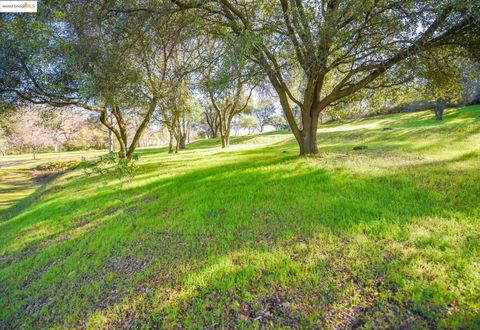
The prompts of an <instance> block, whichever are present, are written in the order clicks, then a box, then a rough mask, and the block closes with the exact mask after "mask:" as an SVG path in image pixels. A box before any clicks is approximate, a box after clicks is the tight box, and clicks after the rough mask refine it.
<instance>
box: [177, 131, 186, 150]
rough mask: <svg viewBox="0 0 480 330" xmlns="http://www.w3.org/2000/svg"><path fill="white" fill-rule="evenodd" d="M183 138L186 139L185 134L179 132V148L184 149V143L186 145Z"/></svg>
mask: <svg viewBox="0 0 480 330" xmlns="http://www.w3.org/2000/svg"><path fill="white" fill-rule="evenodd" d="M185 140H186V136H185V134H180V141H179V143H178V147H179V149H185V145H186V144H185Z"/></svg>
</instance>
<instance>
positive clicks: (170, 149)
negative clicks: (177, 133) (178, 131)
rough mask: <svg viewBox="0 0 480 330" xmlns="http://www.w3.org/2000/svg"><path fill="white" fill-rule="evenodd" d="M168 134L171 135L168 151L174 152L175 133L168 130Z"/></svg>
mask: <svg viewBox="0 0 480 330" xmlns="http://www.w3.org/2000/svg"><path fill="white" fill-rule="evenodd" d="M168 134H169V135H170V142H169V143H168V153H169V154H173V134H172V132H170V131H168Z"/></svg>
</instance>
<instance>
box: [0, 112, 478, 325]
mask: <svg viewBox="0 0 480 330" xmlns="http://www.w3.org/2000/svg"><path fill="white" fill-rule="evenodd" d="M479 116H480V107H478V106H477V107H468V108H464V109H460V110H450V111H448V112H447V114H446V117H445V120H444V121H443V122H436V121H435V120H434V119H433V114H432V113H430V112H419V113H409V114H395V115H389V116H382V117H376V118H372V119H366V120H361V121H351V122H347V123H334V124H330V125H323V126H322V127H321V128H320V130H319V134H318V138H319V149H320V154H319V155H318V156H317V157H298V156H297V154H298V150H297V146H296V144H295V142H294V139H293V137H292V136H291V135H290V134H288V133H287V132H277V133H266V134H261V135H255V136H247V137H238V138H234V139H233V141H232V144H233V145H232V147H231V148H230V149H229V150H222V149H221V148H219V147H218V145H219V141H218V140H205V141H198V142H195V143H192V144H191V145H190V146H188V148H187V150H184V151H182V152H181V153H180V154H178V155H169V154H167V153H166V149H165V148H158V149H143V150H140V151H139V154H140V156H141V158H140V163H139V165H140V167H139V170H138V173H137V175H136V177H135V179H134V181H133V182H131V183H130V184H127V185H125V186H123V187H119V186H118V183H116V182H111V183H109V184H108V185H105V184H104V183H103V181H102V180H101V179H100V178H98V177H86V176H85V175H84V174H83V172H82V171H81V170H76V171H74V172H72V173H68V174H66V175H64V176H62V177H60V178H57V179H55V181H53V182H50V183H48V184H47V185H46V186H44V187H42V188H39V190H37V192H35V193H34V194H33V195H30V196H29V197H26V199H25V200H23V201H21V202H19V203H18V202H17V203H18V204H15V205H13V206H10V207H8V208H7V209H6V210H4V211H0V212H3V215H4V219H3V220H1V221H0V283H1V284H0V327H4V328H11V327H60V328H63V327H94V328H108V327H112V328H116V327H141V326H144V327H147V328H148V327H155V326H159V327H167V328H175V327H183V328H192V327H195V328H199V327H200V328H202V327H228V328H237V327H291V326H296V327H307V328H308V327H310V328H311V327H317V328H319V327H320V328H344V327H361V326H364V327H366V328H372V327H375V328H388V327H394V326H396V327H400V328H423V327H430V328H438V327H440V328H442V327H443V328H478V327H479V326H480V318H479V315H480V291H479V290H478V288H479V287H480V243H479V242H480V223H479V221H480V220H479V219H480V195H479V192H480V173H479V171H478V169H479V168H480V118H479ZM356 145H365V146H368V148H367V149H364V150H359V151H354V150H352V148H353V147H354V146H356ZM54 156H55V157H57V158H58V157H60V158H61V157H62V155H61V154H60V155H59V154H56V155H54ZM54 156H48V157H46V158H48V159H51V158H53V157H54ZM70 156H71V155H69V154H67V155H66V156H65V158H69V157H70ZM77 156H78V155H77ZM25 157H27V156H25ZM75 157H76V156H75ZM15 158H16V159H17V160H18V159H22V157H21V156H18V157H15ZM46 158H45V159H46ZM25 166H27V165H25ZM28 166H30V165H28ZM2 170H3V169H2ZM6 173H10V172H6ZM5 182H7V184H8V182H13V181H9V180H5ZM22 203H23V204H22ZM19 205H20V206H21V207H20V206H19Z"/></svg>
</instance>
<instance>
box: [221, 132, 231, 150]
mask: <svg viewBox="0 0 480 330" xmlns="http://www.w3.org/2000/svg"><path fill="white" fill-rule="evenodd" d="M221 138H222V148H228V147H229V146H230V130H227V131H226V132H225V133H224V134H222V136H221Z"/></svg>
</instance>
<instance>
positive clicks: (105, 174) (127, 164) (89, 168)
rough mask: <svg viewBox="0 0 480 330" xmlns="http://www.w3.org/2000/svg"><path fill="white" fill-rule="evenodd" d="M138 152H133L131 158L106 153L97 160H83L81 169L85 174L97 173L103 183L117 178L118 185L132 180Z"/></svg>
mask: <svg viewBox="0 0 480 330" xmlns="http://www.w3.org/2000/svg"><path fill="white" fill-rule="evenodd" d="M138 159H139V155H138V154H134V155H133V157H132V159H130V160H129V159H125V158H121V157H119V155H118V154H116V153H113V152H111V153H108V154H106V155H103V156H100V157H99V160H98V161H94V162H87V161H86V160H84V161H83V166H82V167H83V170H84V173H85V175H87V176H92V175H99V176H100V178H101V179H102V180H103V182H104V184H107V183H109V182H111V180H118V181H119V182H120V186H122V185H124V184H126V183H130V182H132V180H133V179H134V177H135V173H136V171H137V160H138Z"/></svg>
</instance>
